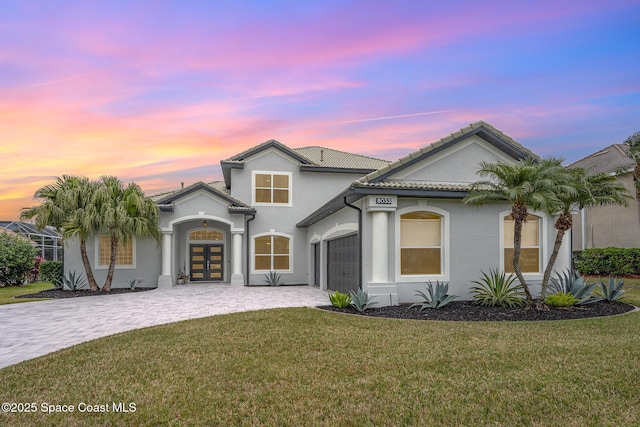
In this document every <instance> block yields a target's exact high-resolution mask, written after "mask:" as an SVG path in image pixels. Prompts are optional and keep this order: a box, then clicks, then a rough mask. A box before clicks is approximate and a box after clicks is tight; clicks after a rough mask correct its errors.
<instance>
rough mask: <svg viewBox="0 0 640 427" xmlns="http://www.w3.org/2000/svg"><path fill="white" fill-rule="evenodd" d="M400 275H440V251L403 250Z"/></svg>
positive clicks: (422, 249) (401, 251) (427, 249)
mask: <svg viewBox="0 0 640 427" xmlns="http://www.w3.org/2000/svg"><path fill="white" fill-rule="evenodd" d="M400 273H401V274H403V275H404V274H440V273H441V269H440V249H431V248H419V249H401V250H400Z"/></svg>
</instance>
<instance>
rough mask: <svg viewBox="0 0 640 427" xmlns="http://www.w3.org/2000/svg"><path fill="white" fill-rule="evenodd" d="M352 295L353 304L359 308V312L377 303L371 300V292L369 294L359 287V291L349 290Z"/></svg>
mask: <svg viewBox="0 0 640 427" xmlns="http://www.w3.org/2000/svg"><path fill="white" fill-rule="evenodd" d="M349 294H350V296H351V305H352V306H353V307H354V308H355V309H356V310H358V313H362V312H363V311H365V310H366V309H368V308H371V307H372V306H374V305H376V304H377V303H376V302H374V301H372V300H371V297H370V296H369V294H367V293H366V292H365V291H363V290H362V289H358V291H357V292H354V291H351V292H349Z"/></svg>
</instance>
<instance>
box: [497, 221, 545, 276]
mask: <svg viewBox="0 0 640 427" xmlns="http://www.w3.org/2000/svg"><path fill="white" fill-rule="evenodd" d="M540 225H541V224H540V217H537V216H535V215H528V216H527V220H526V221H525V222H524V223H523V224H522V240H521V248H522V249H521V251H520V269H521V270H522V272H523V273H540V271H541V262H540V261H541V258H542V257H541V253H540V250H541V245H540V230H541V226H540ZM503 230H504V232H503V235H504V241H503V244H504V252H503V256H504V271H505V273H513V232H514V221H513V218H512V217H511V215H507V216H505V217H504V220H503Z"/></svg>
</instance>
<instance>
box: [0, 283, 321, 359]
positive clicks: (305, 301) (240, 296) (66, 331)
mask: <svg viewBox="0 0 640 427" xmlns="http://www.w3.org/2000/svg"><path fill="white" fill-rule="evenodd" d="M328 302H329V299H328V297H327V293H326V292H325V291H322V290H319V289H317V288H313V287H311V286H279V287H245V286H231V285H225V284H190V285H185V286H178V287H173V288H171V289H155V290H152V291H148V292H138V293H132V294H116V295H105V296H98V297H83V298H69V299H57V300H49V301H38V302H26V303H21V304H9V305H1V306H0V325H2V326H1V327H2V332H0V368H3V367H5V366H9V365H12V364H14V363H18V362H21V361H23V360H27V359H33V358H34V357H38V356H42V355H44V354H47V353H51V352H53V351H56V350H59V349H61V348H65V347H70V346H72V345H74V344H79V343H81V342H83V341H88V340H92V339H95V338H99V337H104V336H107V335H112V334H116V333H118V332H123V331H129V330H132V329H138V328H144V327H147V326H152V325H160V324H163V323H171V322H176V321H179V320H185V319H195V318H198V317H206V316H212V315H215V314H226V313H235V312H240V311H250V310H261V309H267V308H279V307H305V306H318V305H326V304H328Z"/></svg>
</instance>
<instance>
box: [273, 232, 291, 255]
mask: <svg viewBox="0 0 640 427" xmlns="http://www.w3.org/2000/svg"><path fill="white" fill-rule="evenodd" d="M273 242H274V245H275V249H274V252H273V253H274V254H286V255H288V254H289V239H287V238H286V237H280V236H273Z"/></svg>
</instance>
